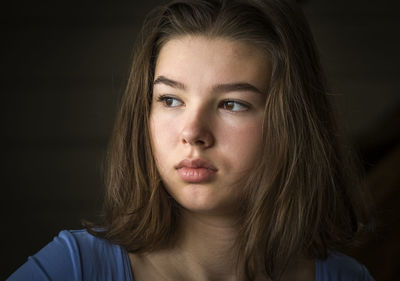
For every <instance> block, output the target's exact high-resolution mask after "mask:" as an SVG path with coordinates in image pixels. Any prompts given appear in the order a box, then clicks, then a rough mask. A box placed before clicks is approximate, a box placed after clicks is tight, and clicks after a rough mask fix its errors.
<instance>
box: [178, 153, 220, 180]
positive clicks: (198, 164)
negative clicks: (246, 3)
mask: <svg viewBox="0 0 400 281" xmlns="http://www.w3.org/2000/svg"><path fill="white" fill-rule="evenodd" d="M175 169H176V170H177V171H178V175H179V176H180V177H181V179H182V180H183V181H185V182H190V183H201V182H207V181H210V180H211V179H212V178H213V177H214V176H215V174H216V173H217V171H218V169H217V168H215V167H214V166H213V165H212V164H211V163H210V162H207V161H205V160H202V159H192V160H191V159H185V160H183V161H181V162H180V163H179V164H178V165H176V166H175Z"/></svg>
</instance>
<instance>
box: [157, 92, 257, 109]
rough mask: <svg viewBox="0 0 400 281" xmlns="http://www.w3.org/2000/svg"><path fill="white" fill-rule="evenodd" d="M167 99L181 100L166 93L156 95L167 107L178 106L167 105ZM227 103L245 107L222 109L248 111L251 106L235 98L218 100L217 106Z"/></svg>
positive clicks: (158, 100)
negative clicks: (240, 108) (242, 108)
mask: <svg viewBox="0 0 400 281" xmlns="http://www.w3.org/2000/svg"><path fill="white" fill-rule="evenodd" d="M168 99H171V100H176V101H179V102H180V103H182V101H180V100H179V99H178V98H174V97H171V96H168V95H161V96H159V97H157V102H161V103H162V104H163V105H164V106H165V107H169V108H174V107H178V106H179V105H178V106H171V105H168V104H167V103H166V102H167V100H168ZM227 103H235V104H236V105H239V106H241V107H244V108H245V109H244V110H236V111H235V110H229V109H226V108H224V107H223V108H224V109H226V110H228V111H230V112H244V111H248V110H249V109H250V107H251V106H250V105H249V104H248V103H244V102H242V101H237V100H224V101H222V102H220V105H219V106H224V105H226V104H227Z"/></svg>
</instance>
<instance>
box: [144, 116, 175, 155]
mask: <svg viewBox="0 0 400 281" xmlns="http://www.w3.org/2000/svg"><path fill="white" fill-rule="evenodd" d="M177 131H178V126H177V122H171V121H170V120H169V119H168V118H165V117H162V116H159V115H154V116H152V115H150V134H151V145H152V148H153V151H154V156H155V158H156V160H157V159H161V160H162V159H166V157H168V151H170V149H171V146H172V145H173V142H174V141H175V139H176V138H174V136H175V137H176V134H177Z"/></svg>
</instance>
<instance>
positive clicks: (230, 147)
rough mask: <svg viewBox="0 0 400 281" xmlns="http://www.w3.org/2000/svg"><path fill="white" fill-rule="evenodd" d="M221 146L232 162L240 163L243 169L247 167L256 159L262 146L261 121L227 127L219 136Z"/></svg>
mask: <svg viewBox="0 0 400 281" xmlns="http://www.w3.org/2000/svg"><path fill="white" fill-rule="evenodd" d="M221 142H222V143H221V144H222V145H221V147H222V148H224V155H227V156H228V157H229V158H230V160H231V161H232V163H240V164H241V165H242V166H243V169H247V168H249V166H251V165H253V163H254V162H255V161H256V160H257V159H258V157H259V155H260V151H261V147H262V126H261V122H259V123H258V122H253V123H251V124H247V125H245V126H240V127H234V128H230V130H229V128H228V130H225V132H224V136H223V137H222V138H221Z"/></svg>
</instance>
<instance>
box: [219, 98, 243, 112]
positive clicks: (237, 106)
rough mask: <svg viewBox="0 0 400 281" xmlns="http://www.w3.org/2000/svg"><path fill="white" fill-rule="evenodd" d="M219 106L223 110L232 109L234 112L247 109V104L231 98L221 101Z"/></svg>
mask: <svg viewBox="0 0 400 281" xmlns="http://www.w3.org/2000/svg"><path fill="white" fill-rule="evenodd" d="M221 107H222V108H223V109H225V110H229V111H234V112H241V111H247V110H249V106H248V105H246V104H244V103H241V102H238V101H233V100H227V101H223V102H222V103H221Z"/></svg>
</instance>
